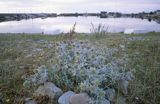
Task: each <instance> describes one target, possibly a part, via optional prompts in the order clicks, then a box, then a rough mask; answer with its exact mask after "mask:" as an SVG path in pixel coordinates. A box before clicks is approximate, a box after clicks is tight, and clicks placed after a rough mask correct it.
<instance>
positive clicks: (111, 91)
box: [106, 88, 116, 101]
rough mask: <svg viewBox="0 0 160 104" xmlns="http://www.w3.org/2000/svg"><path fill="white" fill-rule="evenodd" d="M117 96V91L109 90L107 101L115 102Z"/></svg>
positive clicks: (107, 91)
mask: <svg viewBox="0 0 160 104" xmlns="http://www.w3.org/2000/svg"><path fill="white" fill-rule="evenodd" d="M115 96H116V91H115V90H114V89H111V88H109V89H107V90H106V99H108V100H109V101H113V100H114V98H115Z"/></svg>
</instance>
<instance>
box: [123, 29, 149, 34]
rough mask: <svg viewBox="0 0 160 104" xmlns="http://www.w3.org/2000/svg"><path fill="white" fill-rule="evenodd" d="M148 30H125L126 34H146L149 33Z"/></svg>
mask: <svg viewBox="0 0 160 104" xmlns="http://www.w3.org/2000/svg"><path fill="white" fill-rule="evenodd" d="M147 32H148V31H147V30H143V29H125V30H124V34H144V33H147Z"/></svg>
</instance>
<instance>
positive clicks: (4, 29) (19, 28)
mask: <svg viewBox="0 0 160 104" xmlns="http://www.w3.org/2000/svg"><path fill="white" fill-rule="evenodd" d="M75 22H76V23H77V25H76V32H79V33H90V29H91V23H93V24H94V25H95V27H96V26H98V25H99V24H104V25H105V26H106V27H108V32H113V33H115V32H123V31H124V30H125V29H137V30H139V29H140V30H145V31H146V32H151V31H156V32H160V24H158V23H156V22H155V21H151V22H149V21H148V20H142V19H136V18H104V19H101V18H98V17H57V18H46V19H41V18H37V19H29V20H21V21H7V22H1V23H0V33H42V32H43V33H45V34H58V33H61V32H64V33H66V32H69V31H70V29H71V28H72V26H73V25H74V23H75Z"/></svg>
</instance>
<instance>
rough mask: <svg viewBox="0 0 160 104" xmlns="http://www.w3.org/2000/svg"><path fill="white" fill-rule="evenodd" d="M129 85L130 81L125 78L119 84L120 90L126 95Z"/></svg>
mask: <svg viewBox="0 0 160 104" xmlns="http://www.w3.org/2000/svg"><path fill="white" fill-rule="evenodd" d="M128 85H129V82H128V81H127V80H125V79H121V80H119V82H118V86H119V89H120V91H121V92H122V93H123V94H125V95H127V93H128Z"/></svg>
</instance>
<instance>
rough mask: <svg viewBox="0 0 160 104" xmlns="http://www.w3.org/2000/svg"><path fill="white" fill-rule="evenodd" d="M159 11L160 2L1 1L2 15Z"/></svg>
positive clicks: (132, 0)
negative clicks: (19, 13)
mask: <svg viewBox="0 0 160 104" xmlns="http://www.w3.org/2000/svg"><path fill="white" fill-rule="evenodd" d="M157 9H160V0H0V13H17V12H21V13H42V12H43V13H45V12H46V13H48V12H52V13H64V12H100V11H114V12H124V13H131V12H142V11H153V10H157Z"/></svg>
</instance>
